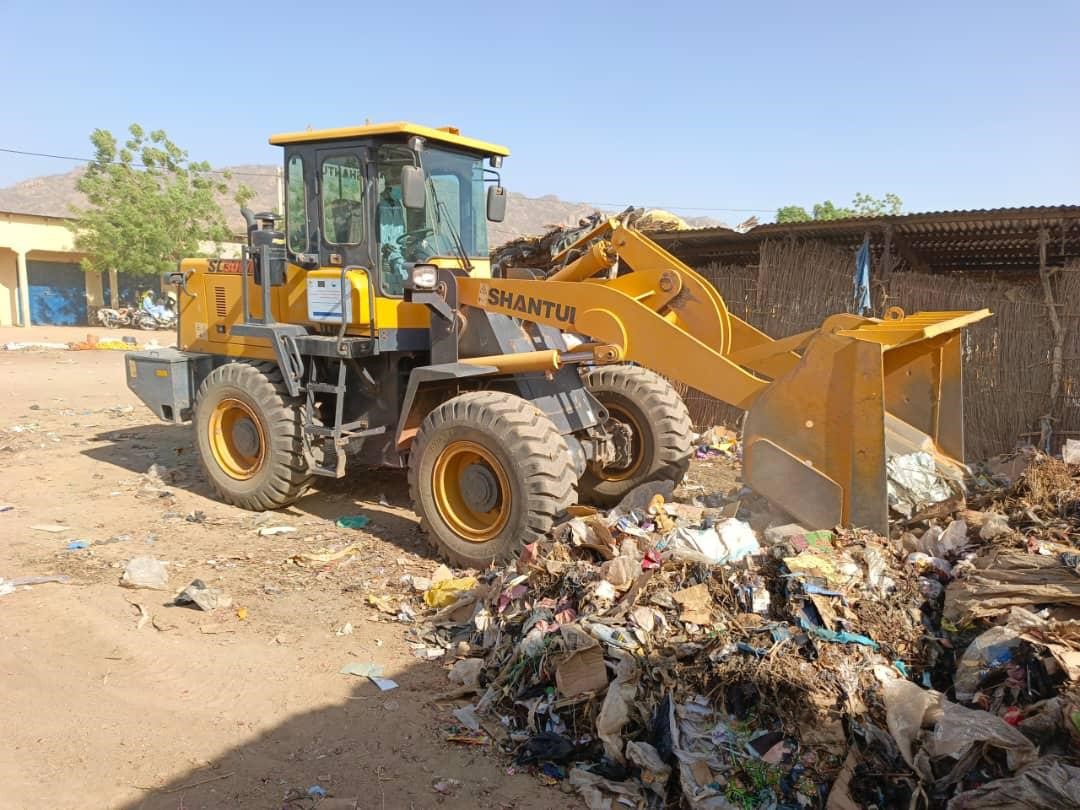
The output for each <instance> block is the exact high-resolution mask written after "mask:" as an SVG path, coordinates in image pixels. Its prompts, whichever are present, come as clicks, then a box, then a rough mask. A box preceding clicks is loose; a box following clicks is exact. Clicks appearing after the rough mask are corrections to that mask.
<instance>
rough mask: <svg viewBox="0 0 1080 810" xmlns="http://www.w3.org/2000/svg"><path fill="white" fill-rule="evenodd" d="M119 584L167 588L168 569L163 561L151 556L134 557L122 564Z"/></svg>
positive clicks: (155, 588)
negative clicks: (122, 569)
mask: <svg viewBox="0 0 1080 810" xmlns="http://www.w3.org/2000/svg"><path fill="white" fill-rule="evenodd" d="M120 584H121V585H123V586H124V587H125V588H150V589H152V590H155V591H165V590H168V588H169V571H168V569H166V568H165V563H163V562H161V561H160V560H155V559H154V558H153V557H134V558H132V559H131V560H129V561H128V564H127V565H125V566H124V575H123V576H122V577H121V578H120Z"/></svg>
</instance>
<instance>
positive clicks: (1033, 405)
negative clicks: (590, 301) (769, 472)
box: [685, 240, 1080, 461]
mask: <svg viewBox="0 0 1080 810" xmlns="http://www.w3.org/2000/svg"><path fill="white" fill-rule="evenodd" d="M698 270H699V272H701V273H702V274H703V275H705V277H706V278H708V279H709V280H710V281H711V282H712V283H713V284H714V285H715V286H716V288H717V289H718V290H719V291H720V293H721V294H722V295H723V296H724V299H725V301H727V305H728V308H729V309H730V310H731V312H732V314H734V315H737V316H739V317H740V318H744V319H745V320H747V321H749V322H750V323H751V324H753V325H754V326H756V327H758V328H759V329H762V330H763V331H764V332H766V333H767V334H769V335H771V336H773V337H777V338H779V337H784V336H787V335H790V334H793V333H795V332H801V331H804V330H807V329H812V328H814V327H816V326H818V325H819V324H820V323H821V322H822V321H823V320H824V319H825V318H826V317H827V316H828V315H830V314H832V313H835V312H845V311H850V310H851V305H852V297H853V290H852V275H853V272H854V257H853V255H852V254H851V253H850V252H848V251H843V250H839V249H837V248H834V247H831V246H829V245H826V244H824V243H821V242H814V241H788V240H785V241H782V242H765V243H764V244H763V245H762V246H761V251H760V259H759V264H758V265H757V266H756V267H754V266H752V267H740V266H731V265H719V264H711V265H706V266H704V267H699V268H698ZM1046 287H1048V288H1049V290H1048V291H1049V294H1050V296H1051V298H1052V300H1053V301H1054V302H1055V312H1056V316H1057V323H1056V325H1055V323H1054V322H1053V319H1052V318H1051V317H1050V314H1049V313H1050V310H1049V307H1048V305H1047V289H1045V288H1044V285H1043V283H1042V281H1041V279H1040V277H1039V276H1038V275H1037V274H1033V275H1032V277H1030V278H1024V279H1021V280H1007V281H1006V280H993V279H990V278H987V279H986V280H984V279H983V278H981V277H980V276H978V275H973V274H959V273H956V274H937V275H924V274H920V273H912V272H902V273H893V274H892V275H891V277H890V278H888V279H885V280H884V281H877V282H875V285H874V290H873V292H874V295H873V299H874V308H875V311H877V312H881V311H883V310H884V308H885V307H886V306H893V305H896V306H900V307H903V308H904V309H905V310H906V311H907V312H917V311H919V310H966V309H981V308H983V307H988V308H990V310H991V311H993V313H994V317H993V318H990V319H987V320H984V321H982V322H981V323H978V324H976V325H975V326H973V327H971V328H969V329H967V330H966V331H965V343H964V347H965V366H964V375H965V376H964V388H965V391H964V394H965V396H964V422H965V427H966V437H967V456H968V460H969V461H973V460H977V459H982V458H986V457H988V456H991V455H994V454H996V453H1001V452H1007V451H1009V450H1011V449H1012V448H1014V447H1015V446H1016V445H1017V444H1018V443H1020V442H1025V441H1026V442H1031V443H1033V444H1040V443H1041V442H1042V443H1045V442H1046V438H1047V435H1049V436H1050V441H1049V444H1050V449H1051V450H1054V451H1056V450H1057V449H1059V448H1060V445H1061V442H1062V441H1063V440H1064V438H1066V437H1068V436H1072V437H1080V265H1075V266H1070V267H1066V268H1058V269H1057V270H1056V271H1055V272H1053V273H1052V274H1051V275H1050V276H1049V278H1048V279H1047V285H1046ZM1055 349H1056V350H1057V351H1055ZM685 397H686V400H687V405H688V406H689V408H690V414H691V416H692V417H693V419H694V422H695V424H698V425H710V424H727V425H731V426H734V425H737V424H738V420H739V419H740V418H741V412H740V411H738V410H736V409H734V408H731V407H729V406H727V405H724V404H723V403H721V402H718V401H717V400H714V399H712V398H711V397H708V396H705V395H704V394H701V393H699V392H696V391H687V392H686V393H685ZM1048 429H1049V430H1050V433H1049V434H1047V430H1048Z"/></svg>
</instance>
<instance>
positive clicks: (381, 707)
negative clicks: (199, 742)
mask: <svg viewBox="0 0 1080 810" xmlns="http://www.w3.org/2000/svg"><path fill="white" fill-rule="evenodd" d="M395 679H396V680H397V681H398V683H399V684H400V687H399V688H398V689H395V690H393V691H390V692H379V691H378V690H377V689H376V688H375V686H374V685H372V684H370V683H365V684H364V685H363V686H360V687H357V688H355V689H354V690H353V694H352V695H351V696H350V697H349V698H347V699H346V700H345V702H344V703H343V704H341V705H334V706H330V707H326V708H322V709H318V710H315V711H310V712H306V713H304V714H300V715H297V716H295V717H292V718H290V719H288V720H285V721H284V722H282V723H280V724H279V725H277V726H275V727H274V728H273V729H271V730H269V731H267V732H265V733H262V734H259V735H258V736H256V737H255V738H254V739H252V740H250V741H248V742H245V743H242V744H240V745H237V746H236V747H234V748H231V749H229V750H228V751H226V752H225V753H224V754H222V755H220V756H218V757H216V758H214V759H213V760H211V761H210V762H209V763H207V764H205V765H204V766H202V767H195V768H191V769H189V770H185V771H184V772H183V773H181V774H180V775H178V776H176V777H175V778H174V779H172V780H171V781H170V782H168V783H167V784H164V785H160V786H139V787H140V789H141V790H143V791H144V795H143V797H142V798H140V799H135V800H133V801H130V802H128V803H126V804H123V805H120V806H119V808H121V810H222V808H236V810H278V808H280V809H281V810H309V809H310V810H314V808H319V810H344V808H355V810H398V809H399V808H415V809H416V810H421V809H422V808H423V809H425V810H426V809H427V808H436V807H438V808H444V809H445V808H450V809H454V808H461V809H462V810H464V809H465V808H469V810H473V808H476V807H479V806H486V807H491V808H499V809H500V810H502V809H505V810H511V808H513V809H514V810H541V809H542V808H550V807H578V806H580V805H578V804H577V803H576V801H575V799H574V798H573V797H571V796H567V795H565V794H563V793H561V792H559V791H558V790H557V789H551V790H545V789H542V788H539V786H538V784H537V782H536V781H535V778H534V777H531V776H527V775H524V774H518V775H513V776H510V775H506V774H505V770H504V769H505V763H504V762H502V761H501V760H500V759H499V757H500V755H499V754H497V753H495V752H494V751H492V750H490V749H480V748H475V747H464V746H453V747H452V746H451V745H450V744H449V743H446V742H443V740H442V737H443V736H444V735H445V730H444V729H443V728H442V727H443V726H446V725H447V722H446V719H445V718H446V716H447V709H445V708H443V709H440V708H439V707H437V706H436V705H435V704H434V703H432V702H431V698H432V695H433V694H435V693H436V692H437V691H441V690H443V689H445V688H446V681H445V675H444V674H443V672H442V670H441V669H440V668H439V667H438V666H434V665H430V664H419V663H418V664H416V665H414V666H412V667H410V668H409V670H408V671H406V672H403V673H395ZM162 744H163V745H168V741H162ZM449 780H455V781H456V782H457V784H454V781H449ZM439 783H442V784H441V785H439ZM436 785H439V789H437V788H436ZM312 788H315V789H316V790H315V792H318V790H319V789H321V790H325V791H326V794H327V796H326V797H325V798H320V799H316V798H313V797H312V796H311V795H310V793H309V790H311V789H312Z"/></svg>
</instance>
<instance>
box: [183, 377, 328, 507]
mask: <svg viewBox="0 0 1080 810" xmlns="http://www.w3.org/2000/svg"><path fill="white" fill-rule="evenodd" d="M302 413H303V412H302V405H301V400H300V398H299V397H296V398H293V397H290V396H289V394H288V389H287V388H286V386H285V382H284V380H283V379H282V377H281V372H280V371H279V370H278V368H277V367H276V366H275V365H273V364H271V363H258V364H256V363H244V362H231V363H226V364H225V365H223V366H218V367H217V368H216V369H214V370H213V371H211V372H210V373H209V374H208V375H207V376H206V379H205V380H203V382H202V385H200V386H199V393H198V395H197V397H196V400H195V419H194V425H195V444H196V446H197V447H198V450H199V459H200V460H201V461H202V466H203V469H204V470H205V471H206V476H207V478H209V479H210V483H211V484H213V485H214V489H216V490H217V491H218V494H219V495H220V496H221V499H222V500H224V501H226V502H227V503H231V504H233V505H234V506H239V507H241V508H243V509H251V510H253V511H256V512H261V511H264V510H266V509H279V508H281V507H283V506H288V505H289V504H291V503H292V502H293V501H295V500H296V499H297V498H298V497H300V495H301V493H302V492H303V491H304V489H305V488H306V486H307V485H308V483H309V482H310V480H311V474H310V472H309V470H308V465H307V461H306V460H305V458H304V449H303V429H304V426H303V417H302Z"/></svg>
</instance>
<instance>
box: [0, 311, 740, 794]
mask: <svg viewBox="0 0 1080 810" xmlns="http://www.w3.org/2000/svg"><path fill="white" fill-rule="evenodd" d="M5 331H6V330H5ZM51 331H52V332H55V333H57V334H58V335H59V336H52V335H50V336H49V337H42V336H38V335H35V336H34V337H33V338H32V339H35V340H44V339H50V340H52V339H55V340H61V341H66V340H81V339H83V336H82V335H81V334H77V335H75V336H72V335H71V334H68V333H69V332H70V331H71V330H59V331H58V330H55V329H53V330H51ZM82 331H85V330H82ZM18 334H25V332H19V333H18ZM12 339H15V338H11V337H8V336H7V335H6V334H4V335H0V341H2V340H12ZM161 342H164V341H161ZM0 464H2V468H3V471H4V472H3V489H2V492H0V507H3V506H10V507H11V508H10V509H7V510H6V511H0V538H2V542H0V577H3V578H4V579H8V580H10V579H14V578H17V577H25V576H37V575H50V574H64V575H67V576H69V577H70V580H69V581H68V582H67V583H65V584H41V585H34V586H32V587H30V588H20V589H19V590H17V591H15V592H14V593H9V594H7V595H3V596H0V648H2V649H3V650H4V652H5V655H4V656H3V658H2V661H0V678H2V682H3V689H2V690H0V717H3V718H4V722H3V724H0V728H2V729H3V730H2V732H0V738H2V741H0V751H3V752H4V754H3V756H0V784H2V785H3V786H4V790H3V791H2V792H0V807H3V808H41V807H57V808H59V807H63V808H124V810H137V809H138V808H147V810H152V809H154V808H160V809H162V810H164V809H165V808H168V810H180V809H181V808H183V810H196V809H197V808H225V807H228V808H281V807H287V808H310V807H315V806H320V807H324V808H330V807H353V806H354V802H355V806H356V807H358V808H378V810H382V809H383V808H435V807H440V808H466V807H468V808H474V807H476V806H478V805H483V806H486V807H491V808H523V809H524V808H550V807H577V806H580V804H579V803H578V800H577V799H576V797H575V796H572V795H567V794H565V793H563V792H560V789H559V787H546V786H543V785H541V784H540V782H539V781H537V779H536V778H535V777H534V776H531V775H528V774H522V773H514V770H513V768H512V767H511V763H510V762H509V760H508V759H507V758H505V757H503V756H501V755H499V754H498V753H497V752H495V751H493V750H484V749H479V748H474V747H463V746H459V745H454V744H451V743H449V742H446V741H445V737H446V736H447V735H448V733H449V732H448V729H449V728H450V727H451V726H452V725H453V722H454V721H453V718H452V717H451V715H450V712H451V711H452V709H453V708H455V707H456V705H458V704H456V703H453V702H445V701H440V700H439V699H438V695H439V694H440V693H443V692H445V691H446V690H448V688H449V684H448V682H447V679H446V668H447V666H448V663H444V662H442V661H434V662H422V661H420V660H418V659H417V658H415V657H414V656H413V654H412V649H411V648H410V646H409V644H408V641H407V639H406V634H407V632H408V629H409V625H408V624H405V623H401V622H399V621H397V620H396V619H395V617H393V616H390V615H387V614H385V613H381V612H380V611H379V610H378V609H377V608H376V607H373V606H372V605H370V604H369V603H368V601H367V597H368V596H380V595H385V594H388V593H390V594H395V593H397V594H402V593H406V592H407V590H408V588H407V585H406V584H403V583H402V582H401V578H402V577H403V576H404V575H405V574H419V575H425V576H426V575H430V574H431V573H432V572H433V570H434V569H435V567H436V566H437V565H438V560H437V559H436V558H435V557H434V555H433V554H432V553H431V552H430V551H429V549H428V547H427V545H426V543H425V541H424V539H423V537H422V536H421V534H420V532H419V529H418V527H417V524H416V518H415V516H414V515H413V513H412V512H411V511H410V510H409V508H408V500H407V491H406V485H405V480H404V475H403V474H401V473H398V472H395V471H385V470H381V471H368V472H361V473H359V474H357V475H355V476H354V478H352V479H350V480H349V481H348V482H347V483H345V482H329V483H328V485H327V486H325V487H323V488H322V489H320V490H318V491H315V492H313V493H311V494H309V495H307V496H306V497H304V498H303V499H302V500H301V501H300V502H299V503H298V504H297V505H296V506H295V507H294V508H291V509H288V510H284V511H282V512H278V513H273V514H269V515H262V516H259V515H255V514H253V513H250V512H244V511H243V510H240V509H236V508H233V507H230V506H227V505H225V504H222V503H220V502H218V501H216V500H214V499H213V498H212V496H211V494H210V491H209V489H208V487H207V485H206V483H205V481H204V480H203V477H202V475H201V472H200V470H199V465H198V460H197V458H196V457H195V456H194V450H193V446H192V442H191V435H190V428H189V427H188V426H172V425H168V424H165V423H161V422H158V421H156V420H155V419H154V418H153V416H152V415H151V414H150V413H149V412H148V411H147V410H146V409H145V408H144V407H142V406H141V404H140V403H139V402H138V400H137V399H136V398H135V397H134V395H132V394H131V393H130V392H129V391H128V390H127V388H126V386H125V384H124V375H123V354H122V353H121V352H115V351H79V352H72V351H45V352H3V351H0ZM151 465H158V468H159V469H160V471H161V476H160V478H161V480H158V479H155V478H154V477H153V476H150V475H148V474H147V473H148V470H149V469H150V468H151ZM711 466H712V465H709V464H705V465H697V466H696V468H695V470H694V476H695V478H696V480H699V481H700V480H705V481H707V482H708V483H709V487H708V488H709V489H711V490H713V489H714V487H716V486H717V480H713V479H715V478H716V473H714V472H712V471H710V469H709V468H710V467H711ZM710 477H712V478H710ZM720 477H721V478H723V474H722V473H721V474H720ZM714 491H715V490H714ZM357 514H360V515H366V516H367V517H369V518H370V519H371V523H370V524H369V525H368V526H367V527H366V529H364V530H361V531H355V530H347V529H338V528H336V527H335V525H334V521H335V520H336V519H337V518H338V517H340V516H343V515H357ZM49 524H55V525H57V526H63V527H66V529H64V530H63V531H57V532H50V531H45V530H42V529H35V528H34V527H35V526H44V525H49ZM273 526H291V527H293V528H295V529H296V531H295V532H292V533H285V534H277V535H270V536H261V535H259V534H258V529H259V528H260V527H262V528H268V527H273ZM73 541H84V542H86V543H87V544H89V545H88V548H86V549H81V550H68V548H67V547H68V545H69V544H70V543H72V542H73ZM355 541H359V542H360V543H361V544H362V553H361V555H360V556H359V557H354V558H353V559H352V560H351V561H350V560H347V561H345V562H336V563H328V564H320V565H316V566H314V567H302V566H299V565H297V564H295V563H294V562H292V561H291V560H290V558H291V557H292V556H293V555H296V554H298V553H303V552H315V551H318V550H322V549H325V548H340V547H343V546H345V545H347V544H348V543H351V542H355ZM140 555H151V556H153V557H155V558H157V559H159V560H162V561H166V562H167V563H168V570H169V572H170V577H169V583H168V584H169V588H170V590H169V591H167V592H166V591H153V590H132V589H128V588H122V587H120V585H119V581H120V576H121V573H122V570H123V567H124V565H125V563H126V562H127V561H128V560H129V559H131V558H132V557H136V556H140ZM196 578H198V579H202V580H203V581H204V582H205V583H206V584H207V585H210V586H212V587H215V588H220V589H223V590H224V591H225V592H227V593H228V594H229V595H230V596H231V597H232V599H233V603H234V604H233V606H232V608H229V609H220V610H218V611H215V612H214V613H213V614H208V613H203V612H201V611H198V610H195V609H188V608H183V607H173V606H168V604H167V603H168V602H169V601H170V600H171V597H172V596H173V595H174V594H175V593H176V591H178V590H179V589H181V588H182V587H184V586H185V585H187V584H188V583H190V582H191V581H192V580H193V579H196ZM241 616H243V617H244V618H241ZM350 624H351V626H352V632H351V633H347V634H343V632H342V630H343V628H345V626H346V625H350ZM355 661H360V662H369V661H370V662H374V663H376V664H379V665H381V667H382V670H383V675H384V677H387V678H392V679H394V680H396V681H397V682H398V683H399V687H398V688H397V689H395V690H393V691H389V692H380V691H379V690H378V689H377V688H376V687H375V686H374V685H373V684H372V683H370V682H368V681H367V679H361V678H357V677H355V676H351V675H344V674H341V673H340V669H341V668H342V666H343V665H345V664H348V663H350V662H355ZM451 780H456V782H455V781H451ZM314 786H319V787H321V788H323V789H325V790H326V791H327V793H328V794H329V796H330V797H331V798H336V799H341V800H347V801H345V802H343V803H340V804H335V803H333V802H330V801H328V800H324V801H323V802H322V803H321V804H318V803H316V802H315V801H314V800H313V799H310V798H308V789H309V788H312V787H314Z"/></svg>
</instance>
